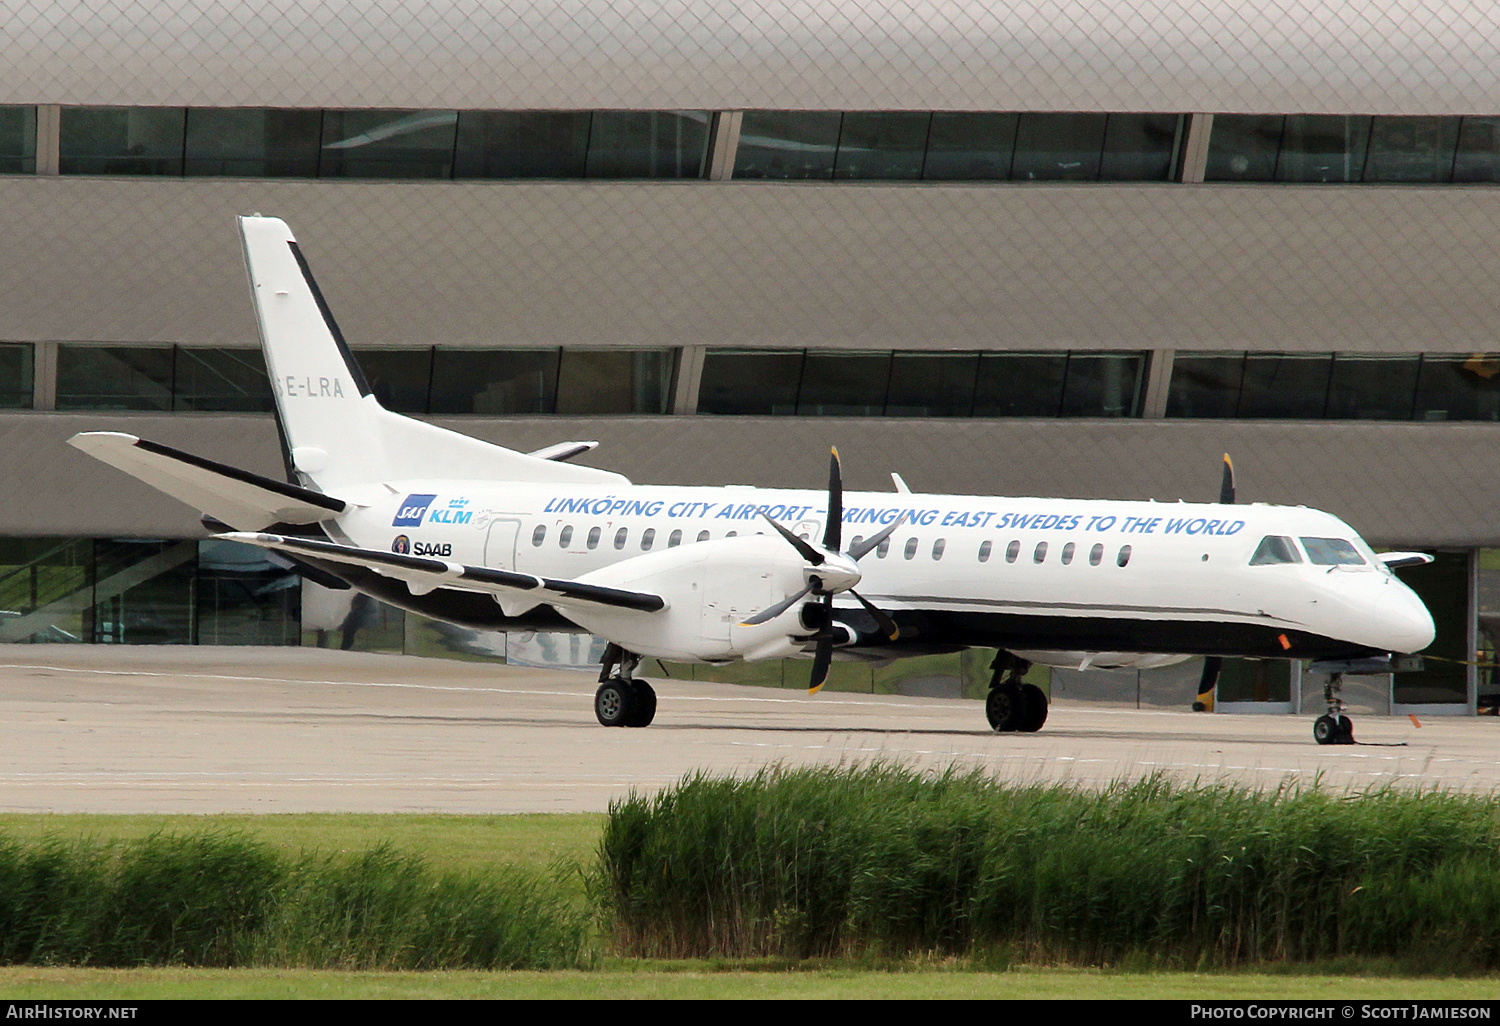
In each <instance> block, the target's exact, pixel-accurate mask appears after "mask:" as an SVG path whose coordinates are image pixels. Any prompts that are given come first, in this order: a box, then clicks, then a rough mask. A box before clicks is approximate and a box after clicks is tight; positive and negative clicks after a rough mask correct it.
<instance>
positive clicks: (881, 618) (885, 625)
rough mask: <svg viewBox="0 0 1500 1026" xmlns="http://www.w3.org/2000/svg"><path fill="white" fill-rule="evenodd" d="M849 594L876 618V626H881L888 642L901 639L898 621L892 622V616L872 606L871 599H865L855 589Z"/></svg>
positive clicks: (881, 631)
mask: <svg viewBox="0 0 1500 1026" xmlns="http://www.w3.org/2000/svg"><path fill="white" fill-rule="evenodd" d="M849 594H851V595H853V596H854V597H855V598H856V599H858V600H859V604H860V605H862V606H864V607H865V612H867V613H869V614H870V615H871V616H873V617H874V618H875V622H876V624H878V625H879V626H880V633H882V634H884V635H885V636H886V638H887V639H888V640H890V641H895V640H896V639H897V638H899V637H901V628H900V627H897V626H896V621H895V620H892V619H891V618H890V615H889V614H887V613H886V611H885V610H883V609H880V608H878V607H877V606H873V605H871V604H870V601H869V599H867V598H865V597H864V596H863V595H861V594H860V593H859V592H857V591H855V590H854V589H853V588H850V589H849Z"/></svg>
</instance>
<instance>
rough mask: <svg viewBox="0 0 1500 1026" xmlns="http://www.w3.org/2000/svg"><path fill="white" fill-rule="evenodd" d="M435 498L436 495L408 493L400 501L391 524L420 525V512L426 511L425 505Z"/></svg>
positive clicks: (395, 525) (402, 525)
mask: <svg viewBox="0 0 1500 1026" xmlns="http://www.w3.org/2000/svg"><path fill="white" fill-rule="evenodd" d="M436 498H437V496H436V495H408V496H407V497H406V500H405V501H404V502H402V503H401V508H400V509H398V510H397V511H396V519H395V520H392V521H391V526H392V527H420V526H421V524H422V514H424V513H426V512H427V507H428V506H431V505H432V500H433V499H436Z"/></svg>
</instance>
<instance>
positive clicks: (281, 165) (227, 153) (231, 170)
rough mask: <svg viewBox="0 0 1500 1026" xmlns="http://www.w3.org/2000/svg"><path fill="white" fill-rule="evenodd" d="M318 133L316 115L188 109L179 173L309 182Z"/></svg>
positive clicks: (244, 109)
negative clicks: (296, 179)
mask: <svg viewBox="0 0 1500 1026" xmlns="http://www.w3.org/2000/svg"><path fill="white" fill-rule="evenodd" d="M322 127H323V112H322V111H320V110H273V109H265V108H256V107H189V108H188V111H187V144H186V145H187V150H186V158H185V160H184V161H183V172H184V173H185V174H188V175H226V176H228V175H238V176H241V177H246V178H313V177H316V176H317V173H318V140H319V137H320V135H321V133H322Z"/></svg>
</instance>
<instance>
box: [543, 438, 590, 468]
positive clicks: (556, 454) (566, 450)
mask: <svg viewBox="0 0 1500 1026" xmlns="http://www.w3.org/2000/svg"><path fill="white" fill-rule="evenodd" d="M598 447H599V443H598V442H558V443H557V444H556V445H549V446H547V447H546V448H545V449H537V450H535V451H533V452H528V453H527V454H526V455H528V456H535V457H536V458H537V459H539V460H552V461H554V462H556V463H561V462H562V461H564V460H570V459H572V458H573V457H574V456H582V455H583V454H584V453H586V452H588V451H589V450H590V449H596V448H598Z"/></svg>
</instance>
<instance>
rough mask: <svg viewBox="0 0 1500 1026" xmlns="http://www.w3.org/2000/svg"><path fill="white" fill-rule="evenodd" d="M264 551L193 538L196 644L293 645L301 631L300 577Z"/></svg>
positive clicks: (194, 639) (232, 543)
mask: <svg viewBox="0 0 1500 1026" xmlns="http://www.w3.org/2000/svg"><path fill="white" fill-rule="evenodd" d="M269 555H270V554H269V553H268V552H266V550H265V549H261V548H257V547H256V546H254V545H241V544H238V543H236V542H228V541H221V540H219V539H216V538H205V539H203V540H202V541H199V542H198V576H197V580H196V581H195V587H194V593H195V594H194V598H195V606H196V609H195V613H196V621H197V622H196V624H195V627H196V630H195V631H194V637H193V644H195V645H295V644H297V641H298V638H299V636H300V635H301V632H302V621H301V615H300V614H301V606H302V603H301V586H300V584H301V579H300V578H298V576H297V575H296V574H294V573H292V572H290V571H289V570H286V569H283V568H282V567H280V566H277V565H276V564H274V563H272V562H271V560H270V558H269Z"/></svg>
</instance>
